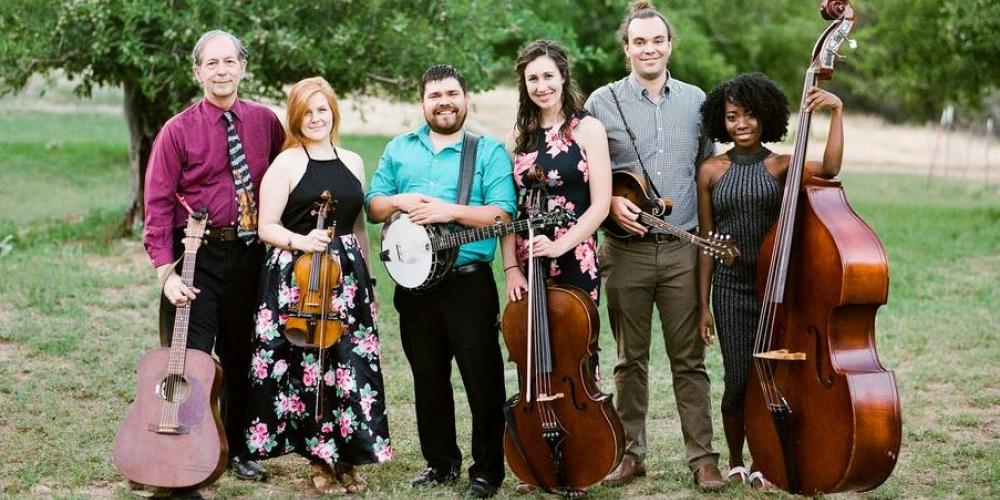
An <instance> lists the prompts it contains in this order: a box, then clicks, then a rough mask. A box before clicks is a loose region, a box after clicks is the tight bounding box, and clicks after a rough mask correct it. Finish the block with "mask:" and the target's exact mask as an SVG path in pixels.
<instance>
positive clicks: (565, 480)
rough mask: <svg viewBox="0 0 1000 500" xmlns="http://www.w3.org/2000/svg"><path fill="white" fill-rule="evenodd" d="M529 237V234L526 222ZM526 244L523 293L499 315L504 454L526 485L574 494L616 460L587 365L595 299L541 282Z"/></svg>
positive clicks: (537, 199)
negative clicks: (510, 389) (506, 374)
mask: <svg viewBox="0 0 1000 500" xmlns="http://www.w3.org/2000/svg"><path fill="white" fill-rule="evenodd" d="M538 170H541V168H538ZM536 176H537V174H536ZM536 184H541V183H536ZM529 198H533V200H531V202H530V203H529V206H530V212H531V213H532V214H534V213H537V212H539V211H540V208H541V205H542V200H543V196H542V190H541V189H533V190H532V194H531V195H529ZM528 236H529V241H530V240H531V238H532V237H533V236H534V228H533V227H532V226H529V228H528ZM530 248H531V247H530V245H529V260H528V293H527V294H526V297H525V298H523V299H521V300H518V301H516V302H511V303H509V304H508V305H507V307H506V308H505V309H504V313H503V321H502V330H503V337H504V342H505V343H506V344H507V351H508V352H509V353H510V357H511V360H512V361H514V362H515V363H516V364H517V373H518V382H519V386H520V389H519V391H518V395H516V396H514V397H513V398H511V399H510V400H509V401H508V402H507V404H506V405H505V406H504V417H505V419H506V421H507V422H506V427H505V429H504V455H505V456H506V458H507V464H508V465H509V466H510V469H511V471H512V472H513V473H514V474H515V475H516V476H517V477H518V478H519V479H521V480H522V481H524V482H525V483H527V484H530V485H532V486H534V487H536V488H540V489H542V490H544V491H546V492H549V493H558V494H562V495H565V496H574V495H575V494H577V493H579V492H580V491H581V490H583V489H585V488H587V487H589V486H591V485H593V484H596V483H597V482H598V481H600V480H601V479H603V478H604V476H606V475H607V474H608V473H609V472H611V470H613V469H614V468H615V467H617V466H618V463H619V462H620V461H621V458H622V454H623V453H624V445H625V431H624V428H623V427H622V423H621V419H620V418H619V416H618V413H617V412H616V411H615V408H614V406H613V405H612V402H611V395H609V394H604V393H602V392H601V391H600V389H599V388H598V387H597V384H595V383H594V376H593V372H592V371H591V367H590V356H591V354H592V353H593V352H594V351H595V350H596V347H597V334H598V331H599V329H600V321H599V320H598V316H597V305H596V304H595V303H594V300H593V299H592V298H591V297H590V295H588V294H587V293H586V292H584V291H583V290H581V289H579V288H576V287H571V286H562V285H554V284H549V285H546V282H545V271H544V270H545V269H546V267H547V266H546V264H545V262H544V259H542V258H541V257H534V256H533V255H532V253H531V249H530ZM554 339H558V342H554Z"/></svg>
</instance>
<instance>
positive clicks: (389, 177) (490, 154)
mask: <svg viewBox="0 0 1000 500" xmlns="http://www.w3.org/2000/svg"><path fill="white" fill-rule="evenodd" d="M461 160H462V140H461V139H459V140H458V141H455V143H453V144H450V145H448V146H445V147H443V148H441V150H440V151H438V152H437V153H435V152H434V145H433V144H432V143H431V137H430V127H429V126H428V125H427V124H424V126H422V127H420V128H418V129H417V130H414V131H413V132H409V133H406V134H403V135H400V136H397V137H395V138H394V139H393V140H392V141H390V142H389V144H388V145H386V147H385V151H383V152H382V158H381V159H380V160H379V164H378V170H376V171H375V173H374V174H373V175H372V180H371V184H370V185H369V187H368V196H366V197H365V205H366V207H367V205H368V203H370V202H371V200H372V198H374V197H376V196H393V195H396V194H400V193H420V194H425V195H427V196H432V197H434V198H437V199H439V200H441V201H444V202H447V203H455V200H457V199H458V172H459V167H460V164H461ZM512 170H513V166H512V165H511V163H510V157H508V156H507V151H506V150H504V147H503V144H501V143H500V142H498V141H497V140H495V139H491V138H489V137H486V136H483V137H482V138H480V140H479V149H478V151H476V168H475V175H474V176H473V179H472V192H471V193H470V196H469V205H471V206H477V205H478V206H482V205H496V206H497V207H500V208H501V209H503V211H505V212H507V213H508V214H512V215H513V213H514V210H515V206H516V203H517V201H516V197H517V194H516V193H515V191H514V180H513V177H512V175H511V171H512ZM496 246H497V240H496V238H492V239H488V240H482V241H476V242H473V243H467V244H465V245H462V246H461V248H459V251H458V260H457V261H456V262H455V265H457V266H462V265H465V264H470V263H473V262H491V261H492V260H493V256H494V254H495V253H496Z"/></svg>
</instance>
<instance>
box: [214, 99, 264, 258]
mask: <svg viewBox="0 0 1000 500" xmlns="http://www.w3.org/2000/svg"><path fill="white" fill-rule="evenodd" d="M222 116H223V118H225V119H226V123H227V124H228V126H227V127H226V131H227V132H228V134H229V165H230V166H231V167H232V168H233V182H234V183H235V184H236V207H237V216H238V217H237V218H238V219H239V225H238V227H237V234H238V235H239V237H240V240H242V241H243V242H244V243H246V244H247V245H249V244H251V243H253V242H254V241H255V240H256V239H257V202H256V201H254V198H253V179H251V178H250V166H249V165H247V155H246V152H245V151H243V143H242V142H241V141H240V136H239V135H238V134H237V133H236V125H235V124H234V123H233V113H232V112H230V111H226V112H225V113H222Z"/></svg>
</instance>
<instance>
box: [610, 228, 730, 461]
mask: <svg viewBox="0 0 1000 500" xmlns="http://www.w3.org/2000/svg"><path fill="white" fill-rule="evenodd" d="M599 262H600V263H601V275H602V278H603V280H604V290H605V293H606V294H607V301H608V313H609V314H608V316H609V319H610V321H611V330H612V332H613V333H614V336H615V341H616V342H617V344H618V362H617V363H616V364H615V370H614V374H615V388H616V391H617V396H616V398H615V403H616V407H617V409H618V413H619V414H620V415H621V418H622V423H624V425H625V431H626V434H627V439H626V442H625V452H626V453H629V454H631V455H633V456H635V457H636V458H637V459H638V460H640V461H642V460H644V459H645V456H646V450H647V446H646V413H647V410H648V408H649V348H650V341H651V337H652V335H651V325H652V317H653V306H654V305H655V306H656V309H657V310H658V311H659V316H660V324H661V326H662V328H663V342H664V345H665V347H666V349H667V357H668V358H669V359H670V371H671V375H672V377H673V388H674V399H675V400H676V403H677V413H678V414H679V416H680V424H681V433H682V434H683V437H684V446H685V454H686V458H687V463H688V466H689V467H691V469H692V470H694V469H696V468H697V467H698V466H699V465H701V464H702V463H706V462H709V463H713V464H717V463H718V461H719V454H718V453H716V452H715V450H714V449H713V448H712V401H711V395H710V393H709V379H708V372H707V371H706V369H705V344H704V343H703V342H702V341H701V338H700V337H699V335H698V332H697V326H698V290H697V263H698V249H697V248H696V247H695V246H693V245H690V244H687V243H683V242H681V241H677V240H674V241H667V242H655V241H645V240H642V241H635V240H617V239H614V238H607V239H605V241H604V244H603V245H602V247H601V253H600V261H599Z"/></svg>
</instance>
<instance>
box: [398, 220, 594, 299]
mask: <svg viewBox="0 0 1000 500" xmlns="http://www.w3.org/2000/svg"><path fill="white" fill-rule="evenodd" d="M574 219H575V218H574V217H573V215H572V214H570V213H569V212H567V211H566V210H565V209H563V208H562V207H555V208H554V209H553V210H550V211H549V212H546V213H541V214H537V215H533V216H531V217H528V218H526V219H520V220H516V221H514V222H511V223H508V224H502V223H500V222H499V221H497V222H496V223H495V224H492V225H489V226H483V227H474V228H469V229H461V230H457V231H456V230H454V229H453V228H452V227H450V225H449V224H428V225H426V226H421V225H419V224H416V223H414V222H412V221H410V216H409V215H408V214H405V213H403V212H396V213H395V214H393V216H392V217H390V218H389V221H388V222H386V224H385V227H383V228H382V251H381V252H380V253H379V258H380V259H381V260H382V262H383V263H385V268H386V270H387V271H389V276H390V277H391V278H392V279H393V281H395V282H396V283H397V284H399V286H401V287H403V288H407V289H410V290H414V291H427V290H430V289H431V288H433V287H434V286H435V285H437V284H438V282H440V281H441V280H442V279H443V278H444V277H445V275H446V274H448V271H450V270H451V269H452V267H453V266H454V264H455V257H456V256H457V255H458V247H460V246H462V245H464V244H466V243H472V242H474V241H480V240H485V239H488V238H496V237H498V236H503V235H505V234H510V233H517V232H521V231H527V230H528V227H529V226H530V227H532V228H533V229H543V228H549V227H555V226H565V225H566V224H568V223H570V222H572V221H573V220H574Z"/></svg>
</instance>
